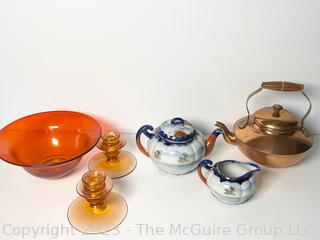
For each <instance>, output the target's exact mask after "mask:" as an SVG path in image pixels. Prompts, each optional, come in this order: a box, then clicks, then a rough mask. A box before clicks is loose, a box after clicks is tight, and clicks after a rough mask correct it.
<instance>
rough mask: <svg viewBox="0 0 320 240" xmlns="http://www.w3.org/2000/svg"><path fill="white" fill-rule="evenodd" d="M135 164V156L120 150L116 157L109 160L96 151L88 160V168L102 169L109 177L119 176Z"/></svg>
mask: <svg viewBox="0 0 320 240" xmlns="http://www.w3.org/2000/svg"><path fill="white" fill-rule="evenodd" d="M136 166H137V160H136V158H135V157H134V156H133V155H132V154H131V153H129V152H126V151H123V152H120V153H119V155H118V157H117V159H114V160H112V159H111V160H109V159H108V158H107V157H106V155H105V154H104V153H98V154H96V155H95V156H93V158H91V159H90V161H89V169H90V170H93V169H94V170H99V171H104V172H105V173H106V175H108V176H110V177H111V178H120V177H124V176H126V175H128V174H129V173H131V172H132V171H133V170H134V169H135V168H136Z"/></svg>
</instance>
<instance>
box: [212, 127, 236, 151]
mask: <svg viewBox="0 0 320 240" xmlns="http://www.w3.org/2000/svg"><path fill="white" fill-rule="evenodd" d="M215 126H216V127H218V128H220V129H221V130H222V132H223V138H224V140H225V141H226V142H227V143H230V144H232V145H235V144H236V136H235V135H234V133H232V132H230V130H229V129H228V128H227V127H226V125H225V124H223V123H222V122H218V121H217V122H216V124H215Z"/></svg>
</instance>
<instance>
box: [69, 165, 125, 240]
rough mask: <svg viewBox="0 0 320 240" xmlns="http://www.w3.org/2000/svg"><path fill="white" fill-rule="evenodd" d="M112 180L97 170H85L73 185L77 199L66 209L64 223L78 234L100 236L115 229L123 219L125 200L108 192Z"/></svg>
mask: <svg viewBox="0 0 320 240" xmlns="http://www.w3.org/2000/svg"><path fill="white" fill-rule="evenodd" d="M111 188H112V181H111V179H110V178H109V177H107V176H106V175H105V173H104V172H101V171H88V172H87V173H85V174H84V175H83V177H82V180H81V181H80V182H79V183H78V185H77V192H78V193H79V195H80V197H78V198H76V199H75V200H74V201H73V202H72V203H71V205H70V207H69V209H68V220H69V222H70V224H71V225H72V226H73V227H74V228H75V229H77V230H78V231H81V232H84V233H94V234H98V233H103V232H107V231H110V230H112V229H114V228H115V227H117V226H118V225H119V224H120V223H121V222H122V221H123V220H124V219H125V217H126V216H127V212H128V206H127V203H126V200H125V199H124V198H123V197H122V196H121V195H120V194H118V193H114V192H111Z"/></svg>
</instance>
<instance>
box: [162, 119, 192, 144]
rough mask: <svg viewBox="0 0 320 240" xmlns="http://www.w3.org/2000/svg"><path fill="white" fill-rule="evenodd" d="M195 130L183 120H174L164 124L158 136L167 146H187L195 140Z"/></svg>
mask: <svg viewBox="0 0 320 240" xmlns="http://www.w3.org/2000/svg"><path fill="white" fill-rule="evenodd" d="M195 135H196V131H195V128H194V127H193V126H192V125H191V124H190V123H189V122H188V121H185V120H184V119H182V118H173V119H171V120H167V121H165V122H163V123H162V124H161V125H160V126H159V127H158V129H157V132H156V136H157V137H158V138H159V139H160V140H161V141H164V142H165V143H167V144H169V145H170V144H187V143H190V142H192V141H193V140H194V136H195Z"/></svg>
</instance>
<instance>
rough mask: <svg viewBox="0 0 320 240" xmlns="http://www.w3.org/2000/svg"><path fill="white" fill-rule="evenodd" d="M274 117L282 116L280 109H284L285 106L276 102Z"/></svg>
mask: <svg viewBox="0 0 320 240" xmlns="http://www.w3.org/2000/svg"><path fill="white" fill-rule="evenodd" d="M272 107H273V110H274V112H273V114H272V116H273V117H280V111H281V110H282V109H283V107H282V106H281V105H280V104H274V105H273V106H272Z"/></svg>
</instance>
